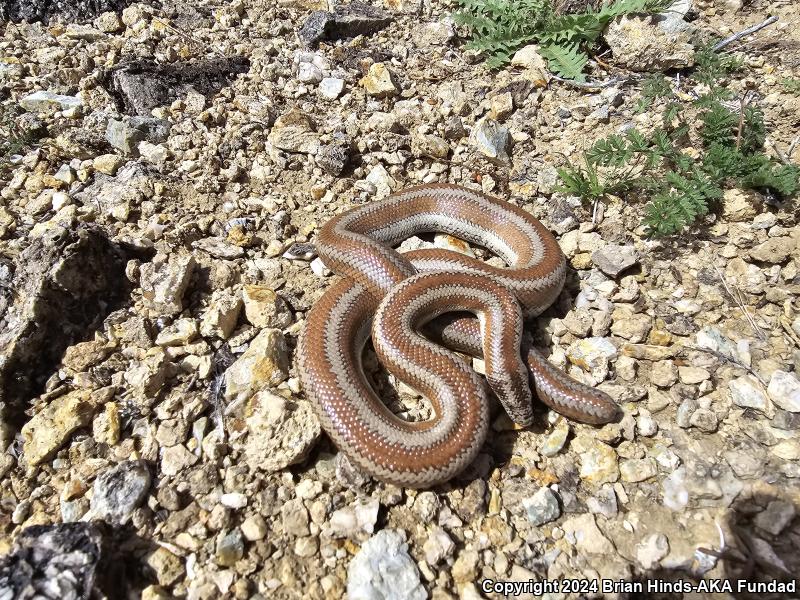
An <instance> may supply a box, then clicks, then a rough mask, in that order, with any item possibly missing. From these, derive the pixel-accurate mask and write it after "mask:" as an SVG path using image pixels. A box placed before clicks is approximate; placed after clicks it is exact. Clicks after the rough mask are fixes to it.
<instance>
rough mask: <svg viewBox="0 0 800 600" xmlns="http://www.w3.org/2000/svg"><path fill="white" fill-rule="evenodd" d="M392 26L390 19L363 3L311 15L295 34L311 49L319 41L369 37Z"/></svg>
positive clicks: (379, 10)
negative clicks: (358, 36)
mask: <svg viewBox="0 0 800 600" xmlns="http://www.w3.org/2000/svg"><path fill="white" fill-rule="evenodd" d="M391 22H392V15H391V14H389V13H388V12H386V11H385V10H382V9H380V8H377V7H375V6H371V5H369V4H365V3H363V2H352V3H351V4H348V5H346V6H339V7H337V8H336V10H334V11H333V12H327V11H324V10H318V11H315V12H313V13H311V14H310V15H309V16H308V18H307V19H306V20H305V22H304V23H303V26H302V27H301V28H300V30H299V31H298V32H297V35H298V36H299V37H300V40H301V41H302V42H303V43H305V44H307V45H309V46H311V45H313V44H316V43H317V42H320V41H322V40H326V39H327V40H338V39H343V38H353V37H356V36H357V35H372V34H373V33H375V32H377V31H380V30H381V29H383V28H384V27H386V26H387V25H388V24H389V23H391Z"/></svg>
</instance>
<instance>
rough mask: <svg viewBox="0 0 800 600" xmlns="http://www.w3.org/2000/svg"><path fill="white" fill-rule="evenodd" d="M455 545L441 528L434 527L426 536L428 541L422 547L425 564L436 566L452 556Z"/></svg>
mask: <svg viewBox="0 0 800 600" xmlns="http://www.w3.org/2000/svg"><path fill="white" fill-rule="evenodd" d="M455 549H456V545H455V543H454V542H453V540H452V539H451V538H450V536H449V535H448V534H447V532H446V531H445V530H444V528H442V527H434V529H433V530H432V531H431V532H430V533H429V534H428V539H426V540H425V543H424V544H423V545H422V550H423V551H424V552H425V562H427V563H428V564H429V565H431V566H436V565H438V564H439V563H440V562H442V561H443V560H445V559H447V558H450V557H451V556H453V553H454V552H455Z"/></svg>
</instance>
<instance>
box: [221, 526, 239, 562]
mask: <svg viewBox="0 0 800 600" xmlns="http://www.w3.org/2000/svg"><path fill="white" fill-rule="evenodd" d="M242 556H244V540H243V539H242V532H241V530H239V529H234V530H232V531H229V532H228V533H226V534H225V535H220V536H219V537H218V538H217V547H216V559H217V564H218V565H220V566H222V567H232V566H233V565H235V564H236V561H237V560H239V559H240V558H242Z"/></svg>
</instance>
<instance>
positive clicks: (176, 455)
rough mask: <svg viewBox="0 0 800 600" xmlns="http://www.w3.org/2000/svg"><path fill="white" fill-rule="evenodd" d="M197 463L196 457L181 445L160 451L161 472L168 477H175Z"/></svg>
mask: <svg viewBox="0 0 800 600" xmlns="http://www.w3.org/2000/svg"><path fill="white" fill-rule="evenodd" d="M197 461H198V458H197V456H196V455H195V454H193V453H192V452H189V451H188V450H187V449H186V447H185V446H184V445H182V444H176V445H175V446H170V447H168V448H162V449H161V472H162V473H164V475H167V476H169V477H173V476H175V475H177V474H178V473H180V472H181V471H183V470H184V469H186V468H188V467H191V466H192V465H193V464H195V463H196V462H197Z"/></svg>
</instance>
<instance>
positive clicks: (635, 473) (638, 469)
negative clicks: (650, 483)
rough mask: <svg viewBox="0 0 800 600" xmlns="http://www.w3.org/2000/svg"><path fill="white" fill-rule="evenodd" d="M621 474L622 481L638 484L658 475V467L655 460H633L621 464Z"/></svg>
mask: <svg viewBox="0 0 800 600" xmlns="http://www.w3.org/2000/svg"><path fill="white" fill-rule="evenodd" d="M619 472H620V475H621V476H622V481H625V482H626V483H638V482H640V481H646V480H648V479H650V478H651V477H654V476H655V475H656V474H657V473H658V466H657V465H656V461H655V459H654V458H650V457H648V458H631V459H628V460H623V461H622V462H621V463H620V465H619Z"/></svg>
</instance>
